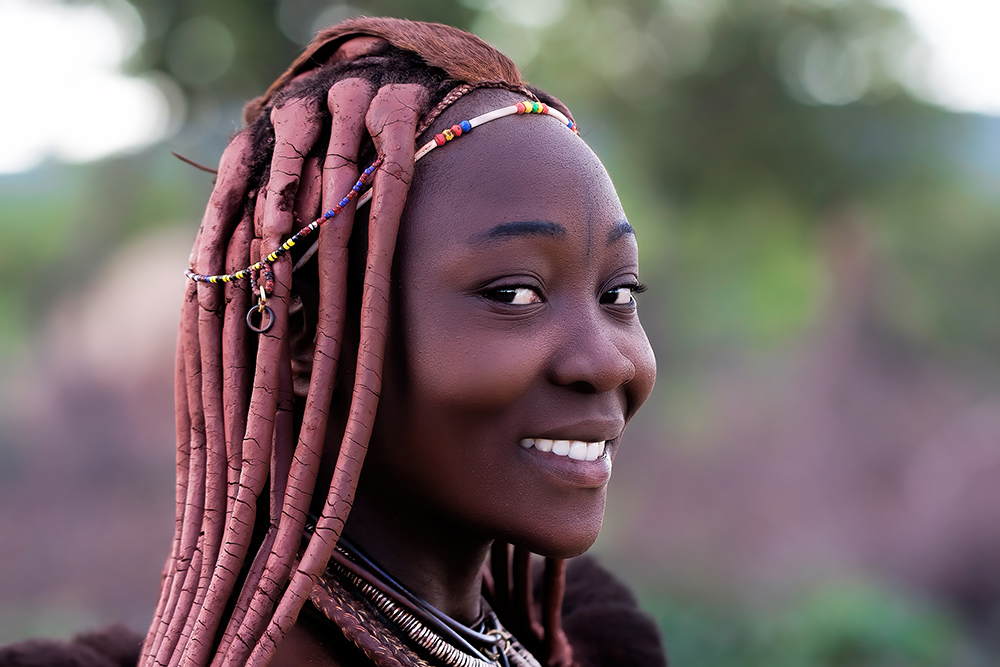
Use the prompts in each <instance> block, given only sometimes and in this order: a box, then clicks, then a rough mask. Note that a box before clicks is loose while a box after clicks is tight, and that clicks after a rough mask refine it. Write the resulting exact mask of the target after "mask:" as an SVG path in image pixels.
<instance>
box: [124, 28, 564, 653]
mask: <svg viewBox="0 0 1000 667" xmlns="http://www.w3.org/2000/svg"><path fill="white" fill-rule="evenodd" d="M484 86H488V87H499V88H505V89H509V90H513V91H518V92H520V93H522V94H524V95H526V96H528V97H529V98H531V99H535V100H538V99H541V100H542V101H545V102H546V103H548V104H550V105H553V106H556V107H557V108H559V109H561V110H563V112H564V113H566V114H567V115H568V113H569V112H568V110H566V109H565V107H563V106H562V105H561V104H560V103H559V102H558V100H555V99H554V98H551V97H550V96H547V95H545V94H544V93H541V92H540V91H538V90H536V89H533V88H528V87H527V85H526V84H525V83H524V82H523V81H522V79H521V75H520V73H519V72H518V70H517V67H516V66H515V65H514V63H513V62H511V61H510V60H509V59H508V58H507V57H506V56H504V55H503V54H502V53H500V52H499V51H497V50H496V49H494V48H492V47H490V46H489V45H487V44H486V43H485V42H483V41H482V40H480V39H478V38H477V37H474V36H473V35H470V34H468V33H465V32H462V31H460V30H457V29H455V28H451V27H448V26H443V25H438V24H426V23H415V22H410V21H404V20H396V19H378V18H359V19H353V20H350V21H347V22H344V23H341V24H339V25H337V26H334V27H332V28H329V29H327V30H325V31H323V32H321V33H320V34H319V35H318V36H317V38H316V39H315V40H314V41H313V43H312V44H311V45H310V46H309V47H308V48H307V49H306V51H305V52H304V53H303V54H302V55H301V56H300V57H299V58H298V59H297V60H296V61H295V63H294V64H293V65H292V66H291V68H290V69H289V70H288V71H287V72H286V73H285V74H284V75H282V76H281V77H280V78H279V79H278V80H277V81H276V82H275V83H274V84H273V85H272V86H271V88H270V89H269V90H268V91H267V92H266V93H265V94H264V95H263V96H261V97H259V98H257V99H255V100H253V101H251V102H250V103H249V104H247V106H246V108H245V109H244V121H245V128H244V129H243V130H242V131H241V132H239V133H238V134H237V135H236V136H235V137H234V138H233V139H232V141H231V142H230V143H229V146H228V147H227V148H226V150H225V152H224V153H223V156H222V159H221V163H220V166H219V171H218V178H217V181H216V184H215V188H214V190H213V192H212V195H211V198H210V200H209V202H208V206H207V208H206V210H205V214H204V218H203V220H202V223H201V227H200V229H199V231H198V235H197V238H196V240H195V244H194V249H193V250H192V254H191V267H192V269H193V271H196V272H198V273H201V274H222V273H226V272H234V271H237V270H239V269H242V268H243V267H246V266H248V265H250V264H252V263H254V262H255V261H257V260H259V259H260V258H261V257H262V256H264V255H265V254H266V253H268V252H269V251H271V250H272V249H274V248H276V247H278V246H279V245H280V244H281V243H282V242H283V240H284V239H287V238H288V237H289V236H290V235H292V234H293V233H294V232H296V231H297V230H298V229H301V228H302V227H303V225H304V223H303V221H306V222H308V221H312V220H314V219H316V218H317V217H318V216H319V213H320V211H325V210H328V209H330V208H331V207H332V206H333V205H335V203H336V201H337V198H338V197H340V196H342V194H343V193H345V192H348V191H350V189H351V187H352V185H354V183H355V182H356V181H357V179H358V177H359V173H360V167H363V166H364V165H367V164H369V163H370V162H372V161H373V160H375V159H376V157H378V158H379V159H380V160H381V166H380V168H379V169H378V171H377V172H376V175H375V178H374V184H373V193H374V195H373V198H372V202H371V211H370V213H369V215H368V216H359V217H357V218H356V217H355V213H356V211H355V205H354V203H350V204H348V205H347V206H345V207H344V208H343V209H342V210H341V211H340V214H339V215H338V216H337V217H336V218H334V219H332V220H330V222H329V223H328V224H326V225H324V226H323V227H322V228H321V230H320V232H319V234H318V237H319V238H318V241H317V244H318V252H317V253H316V258H315V260H310V261H309V264H310V265H312V266H310V267H309V268H308V269H307V270H304V271H302V272H296V273H295V274H294V277H293V264H294V262H295V260H296V258H297V257H296V253H294V252H292V253H289V254H285V255H283V256H281V257H279V258H277V259H276V260H275V261H273V263H271V264H268V265H267V267H266V271H267V273H268V275H267V280H266V282H267V287H268V288H270V293H265V296H266V298H267V304H268V307H269V308H270V309H271V311H272V312H273V315H272V325H273V326H271V328H270V329H269V330H268V331H266V332H265V333H263V334H261V335H255V334H253V333H252V332H250V331H249V330H248V328H247V324H246V321H245V318H246V313H247V312H248V309H250V308H251V305H252V303H254V301H255V298H256V297H255V294H254V293H253V290H254V289H255V288H254V287H252V286H248V285H247V284H246V283H243V282H241V281H236V282H226V283H225V284H224V285H216V284H207V283H204V282H192V283H191V284H189V286H188V288H187V291H186V293H185V297H184V305H183V310H182V317H181V323H180V332H179V339H178V346H177V365H176V381H175V400H176V427H177V486H176V529H175V533H174V539H173V544H172V548H171V552H170V555H169V557H168V559H167V562H166V565H165V568H164V571H163V575H162V583H161V588H160V594H159V601H158V604H157V607H156V611H155V615H154V618H153V622H152V625H151V626H150V629H149V632H148V635H147V637H146V640H145V642H144V645H143V650H142V659H141V664H143V665H146V666H152V665H158V666H161V667H175V666H176V665H185V666H188V665H197V666H201V665H209V664H211V665H218V666H220V667H227V666H231V665H244V664H248V665H266V664H267V663H268V662H269V660H270V659H271V657H272V656H273V654H274V651H275V648H276V647H277V645H278V643H279V642H280V641H281V639H282V637H283V636H284V635H285V634H286V632H287V631H288V630H289V628H290V627H291V626H292V625H293V624H294V623H295V620H296V618H297V616H298V613H299V611H300V610H301V608H302V606H303V604H304V603H305V602H306V600H307V599H308V597H309V594H310V591H311V589H312V587H313V584H314V582H315V581H316V579H317V577H318V576H319V574H320V573H321V572H322V571H323V570H324V568H325V567H326V566H327V562H328V561H329V559H330V558H331V555H332V553H333V550H334V547H335V545H336V543H337V541H338V539H339V537H340V535H341V531H342V528H343V527H344V524H345V521H346V520H347V516H348V514H349V512H350V510H351V505H352V502H353V498H354V494H355V490H356V488H357V482H358V476H359V473H360V470H361V467H362V463H363V461H364V458H365V453H366V449H367V446H368V442H369V438H370V436H371V433H372V428H373V423H374V420H375V413H376V406H377V403H378V397H379V391H380V386H381V378H382V358H383V352H384V349H385V343H386V333H387V323H388V317H389V308H388V299H389V289H390V284H389V281H390V275H391V266H392V259H393V252H394V248H395V245H396V235H397V230H398V225H399V220H400V216H401V214H402V212H403V209H404V206H405V203H406V198H407V192H408V188H409V183H410V181H411V177H412V173H413V168H414V142H415V137H416V136H418V135H419V134H421V133H422V132H424V131H425V130H426V129H427V128H428V127H429V126H430V124H431V123H432V122H433V120H434V119H435V118H436V117H437V115H438V114H439V113H441V112H442V111H443V110H444V109H445V108H446V107H447V105H448V104H450V103H451V102H453V101H454V100H455V99H457V97H458V96H460V95H461V94H462V93H464V92H466V91H467V90H469V89H471V88H475V87H484ZM355 225H357V229H354V226H355ZM364 232H366V233H364ZM359 248H360V250H358V249H359ZM357 252H362V253H364V256H365V260H364V270H363V277H361V278H359V277H357V276H355V275H351V274H352V273H354V271H349V264H350V261H349V260H350V255H351V254H352V253H357ZM358 273H360V271H359V272H358ZM262 280H263V278H262ZM352 281H353V282H360V283H361V285H360V288H359V291H360V298H358V297H357V296H356V295H353V296H352V295H351V294H349V292H350V289H349V285H350V284H351V282H352ZM263 286H264V285H263V284H262V285H261V287H263ZM257 291H258V292H259V288H257ZM355 301H358V302H360V303H359V305H358V304H355V303H354V302H355ZM354 305H356V306H357V312H356V313H351V312H349V311H350V309H351V308H352V306H354ZM349 317H350V318H357V320H358V322H359V323H360V340H359V341H357V350H358V352H357V360H356V370H355V373H354V378H353V379H354V384H353V388H352V390H351V391H352V395H351V396H352V397H351V401H350V413H349V416H348V418H347V424H346V427H345V428H344V431H343V435H342V441H341V444H340V447H339V453H338V454H337V458H336V463H335V466H334V472H333V476H332V480H331V482H330V485H329V491H328V492H327V493H326V497H325V503H324V504H323V507H322V513H321V515H320V517H319V519H318V522H317V525H316V527H315V530H314V531H313V533H312V537H311V539H310V540H309V542H308V544H307V545H306V547H305V550H304V552H302V551H300V541H301V539H302V534H303V528H304V525H305V523H306V521H307V515H308V512H309V510H310V506H311V504H313V500H314V494H315V493H316V490H317V475H318V470H319V468H320V463H321V457H322V455H323V452H324V442H325V440H326V437H327V426H328V421H329V420H328V417H329V415H328V413H329V408H330V405H331V399H332V397H333V394H334V391H335V390H336V389H338V388H337V387H336V383H337V382H336V381H337V379H338V378H343V377H350V375H349V374H347V373H340V374H338V361H339V360H340V359H341V348H342V343H343V340H344V336H345V320H346V319H347V318H349ZM302 340H305V341H306V343H307V345H306V347H307V348H308V350H309V351H310V352H311V354H309V355H306V356H305V357H303V355H302V354H300V353H298V352H297V351H298V350H300V349H301V348H302V347H303V346H302V345H301V344H300V343H301V341H302ZM303 369H305V370H303ZM339 389H340V390H341V391H347V390H346V388H339ZM320 492H322V489H321V490H320ZM490 561H491V566H492V573H491V574H490V573H487V576H486V577H485V580H486V582H487V585H488V587H489V589H490V593H491V598H492V599H491V601H492V603H493V606H494V608H495V609H496V610H497V613H498V614H499V615H500V616H501V618H502V619H503V620H504V622H505V624H507V625H508V627H510V628H511V629H512V630H513V631H514V632H515V633H517V634H518V635H519V637H520V638H521V640H522V641H523V642H525V643H526V644H529V643H530V644H531V645H532V646H534V647H536V648H535V649H534V650H537V651H539V653H540V657H542V658H547V659H548V660H549V664H550V665H569V664H571V656H570V651H569V646H568V644H567V642H566V639H565V635H564V634H563V633H562V630H561V628H560V616H559V614H560V607H561V599H562V590H563V585H564V584H563V580H564V567H563V562H562V561H559V560H547V561H546V573H545V576H544V581H545V596H544V597H545V599H544V601H543V605H542V607H543V612H542V619H541V622H539V621H538V620H536V619H535V618H534V616H535V612H534V603H533V601H532V599H531V583H530V582H531V573H530V564H531V555H530V554H529V553H528V552H527V551H525V550H523V549H514V551H513V554H511V551H510V548H509V546H508V545H507V544H495V545H494V547H493V551H492V557H491V559H490Z"/></svg>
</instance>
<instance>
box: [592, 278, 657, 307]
mask: <svg viewBox="0 0 1000 667" xmlns="http://www.w3.org/2000/svg"><path fill="white" fill-rule="evenodd" d="M645 291H646V286H645V285H640V284H639V283H633V284H631V285H621V286H620V287H616V288H614V289H609V290H608V291H607V292H605V293H604V294H602V295H601V303H603V304H605V305H609V306H629V305H633V304H634V303H635V295H636V294H641V293H642V292H645Z"/></svg>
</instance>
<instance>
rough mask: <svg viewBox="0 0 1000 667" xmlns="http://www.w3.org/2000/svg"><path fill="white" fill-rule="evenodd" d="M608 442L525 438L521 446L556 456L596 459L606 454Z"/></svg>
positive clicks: (575, 459)
mask: <svg viewBox="0 0 1000 667" xmlns="http://www.w3.org/2000/svg"><path fill="white" fill-rule="evenodd" d="M605 444H606V442H605V441H604V440H601V441H600V442H584V441H582V440H549V439H547V438H525V439H524V440H522V441H521V446H522V447H524V448H525V449H531V448H532V447H534V448H535V449H537V450H538V451H540V452H552V453H553V454H555V455H556V456H568V457H569V458H571V459H573V460H574V461H596V460H597V459H599V458H601V457H602V456H604V447H605Z"/></svg>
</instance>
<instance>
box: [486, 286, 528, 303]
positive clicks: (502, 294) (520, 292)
mask: <svg viewBox="0 0 1000 667" xmlns="http://www.w3.org/2000/svg"><path fill="white" fill-rule="evenodd" d="M483 296H485V297H486V298H487V299H490V300H491V301H498V302H500V303H509V304H511V305H514V306H524V305H527V304H531V303H542V297H541V296H539V295H538V292H536V291H535V290H534V289H532V288H531V287H524V286H523V285H522V286H516V287H497V288H496V289H491V290H488V291H486V292H484V293H483Z"/></svg>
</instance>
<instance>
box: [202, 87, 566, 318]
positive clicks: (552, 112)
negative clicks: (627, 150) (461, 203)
mask: <svg viewBox="0 0 1000 667" xmlns="http://www.w3.org/2000/svg"><path fill="white" fill-rule="evenodd" d="M522 114H541V115H547V116H552V117H553V118H556V119H557V120H559V121H560V122H561V123H562V124H563V125H565V126H566V127H568V128H569V129H570V130H572V131H573V133H574V134H577V135H579V134H580V133H579V131H578V129H577V126H576V123H574V122H573V121H572V120H570V119H569V118H568V117H567V116H566V115H565V114H564V113H562V112H561V111H559V110H558V109H553V108H552V107H550V106H549V105H547V104H544V103H542V102H518V103H517V104H512V105H511V106H509V107H502V108H500V109H495V110H493V111H489V112H487V113H484V114H482V115H479V116H476V117H475V118H472V119H470V120H463V121H461V122H459V123H458V124H457V125H452V126H451V127H450V128H448V129H446V130H443V131H441V132H440V133H438V134H435V135H434V138H433V139H431V140H430V141H428V142H427V143H426V144H424V145H423V146H421V147H420V150H418V151H417V152H416V153H415V154H414V156H413V161H414V162H416V161H417V160H420V159H421V158H423V157H424V156H426V155H427V154H428V153H430V152H431V151H432V150H434V149H435V148H438V147H440V146H444V145H445V144H447V143H448V142H449V141H452V140H453V139H456V138H458V137H460V136H462V135H463V134H466V133H468V132H471V131H472V130H473V129H474V128H476V127H479V126H480V125H482V124H483V123H488V122H490V121H493V120H496V119H497V118H503V117H505V116H514V115H522ZM380 164H382V158H379V159H377V160H375V162H373V163H372V164H371V165H370V166H369V167H368V168H367V169H365V170H364V172H362V174H361V178H359V179H358V182H357V183H355V184H354V187H352V188H351V190H350V192H348V193H347V195H346V196H345V197H344V198H343V199H341V200H340V202H339V203H338V204H337V205H335V206H334V207H333V208H331V209H330V210H329V211H327V212H326V213H324V214H323V215H322V216H320V217H319V218H317V219H316V220H314V221H312V222H311V223H309V224H308V225H306V226H305V227H303V228H302V229H300V230H299V231H298V232H297V233H296V234H295V235H294V236H292V237H290V238H289V239H288V240H287V241H285V242H284V243H282V244H281V245H280V246H279V247H278V248H277V249H275V250H274V251H273V252H271V253H270V254H269V255H267V256H266V257H264V258H263V259H262V260H260V261H259V262H257V263H256V264H252V265H250V266H248V267H247V268H245V269H241V270H239V271H236V272H235V273H226V274H219V275H214V276H209V275H203V274H200V273H195V272H194V270H192V269H188V270H187V271H185V272H184V275H185V276H187V277H188V278H190V279H191V280H194V281H196V282H202V283H213V284H214V283H228V282H233V281H235V280H243V279H244V278H250V280H251V288H252V289H253V290H254V294H255V295H256V294H257V293H258V291H257V286H256V281H255V279H254V273H255V272H259V271H261V270H262V269H263V270H264V271H265V284H264V293H270V291H271V289H272V288H273V284H274V278H273V274H270V266H269V265H270V264H272V263H274V262H275V261H276V260H277V259H278V258H279V257H281V256H282V255H284V254H285V253H286V252H288V251H289V250H291V248H292V246H294V245H295V244H296V243H298V242H299V241H301V240H302V239H304V238H306V237H307V236H309V235H310V234H312V233H313V232H314V231H316V230H317V229H319V227H320V226H321V225H322V224H323V223H324V222H326V221H327V220H329V219H331V218H333V217H334V216H336V215H337V214H338V213H340V211H341V210H343V208H344V207H345V206H347V205H348V204H349V203H351V201H352V200H354V199H355V198H357V199H358V207H359V208H360V207H361V206H364V205H365V204H367V203H368V202H369V201H371V198H372V191H371V189H369V190H366V191H365V193H364V194H361V190H362V189H363V188H364V187H365V186H367V185H368V184H369V183H370V182H371V180H372V174H374V173H375V170H376V169H378V167H379V165H380ZM359 195H360V197H359ZM315 251H316V245H315V244H314V245H313V246H312V247H310V248H309V249H308V250H307V251H306V253H305V255H303V257H302V259H300V260H299V262H298V263H297V264H296V266H295V268H296V269H297V268H298V267H299V266H301V265H302V264H303V263H304V262H305V261H307V260H308V259H309V257H311V256H312V254H313V253H314V252H315ZM268 274H270V275H271V279H270V283H268V281H267V275H268ZM264 293H261V294H260V297H261V298H262V299H263V300H266V298H267V297H266V296H264ZM261 307H263V302H262V304H261ZM254 308H255V309H256V308H257V306H255V307H254Z"/></svg>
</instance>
